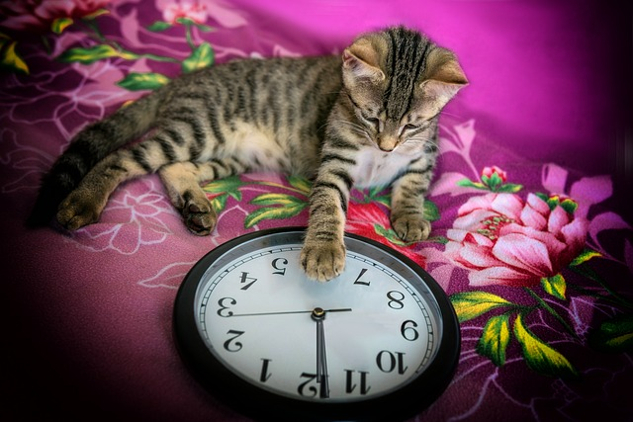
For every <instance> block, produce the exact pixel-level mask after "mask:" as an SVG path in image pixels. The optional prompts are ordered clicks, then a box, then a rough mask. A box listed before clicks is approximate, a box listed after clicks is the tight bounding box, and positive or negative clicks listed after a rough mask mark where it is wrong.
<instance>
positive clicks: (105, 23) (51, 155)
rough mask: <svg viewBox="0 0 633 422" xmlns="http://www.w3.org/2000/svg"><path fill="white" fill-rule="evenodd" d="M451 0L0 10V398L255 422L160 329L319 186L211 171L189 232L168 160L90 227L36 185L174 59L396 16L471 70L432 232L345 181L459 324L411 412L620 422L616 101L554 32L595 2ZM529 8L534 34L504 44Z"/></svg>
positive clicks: (191, 65)
mask: <svg viewBox="0 0 633 422" xmlns="http://www.w3.org/2000/svg"><path fill="white" fill-rule="evenodd" d="M269 3H270V4H269ZM360 3H363V4H360ZM448 3H450V4H448ZM448 3H436V2H429V3H428V4H424V5H421V4H420V2H410V1H405V0H402V1H395V2H380V1H372V0H365V1H364V2H354V5H351V4H348V3H346V2H341V3H332V2H326V3H319V2H308V3H306V4H303V5H299V4H298V3H297V2H285V1H280V2H264V3H262V2H257V1H254V0H239V1H233V2H229V1H227V0H208V1H194V0H136V1H131V0H130V1H127V0H123V1H107V0H92V1H81V0H65V1H50V0H22V1H17V2H2V3H0V63H1V66H2V72H3V73H1V75H2V78H1V80H0V163H1V166H0V176H1V179H0V198H2V199H1V201H2V204H3V206H2V207H0V208H1V209H0V213H1V214H0V229H1V232H0V233H1V234H2V244H1V248H2V249H1V250H0V252H1V254H0V256H2V257H3V260H4V267H5V268H6V278H5V280H4V285H5V287H6V288H5V291H4V292H3V299H4V302H3V306H2V309H3V312H5V314H3V315H2V318H1V319H2V320H3V321H5V325H6V327H5V329H4V334H5V337H6V340H7V341H6V342H4V343H3V345H2V346H0V347H1V348H2V350H3V357H4V359H3V363H4V365H3V366H6V368H5V369H6V371H5V370H4V369H3V373H5V372H6V374H7V375H6V377H5V378H6V381H7V383H8V387H9V389H8V393H7V394H3V397H4V398H5V399H7V398H9V400H7V404H6V406H3V407H5V408H3V410H5V411H6V412H7V413H8V414H9V415H16V419H15V420H29V418H32V419H33V420H48V419H51V418H53V417H57V416H61V417H65V418H66V419H69V420H70V419H72V418H73V417H78V418H81V419H86V420H87V419H89V420H101V419H103V420H113V419H115V418H117V419H123V420H152V421H161V420H165V421H171V420H188V421H203V420H213V421H224V422H230V421H246V419H245V418H244V417H242V416H240V415H238V414H236V413H234V412H233V411H231V410H230V409H227V408H225V407H224V406H223V405H222V404H221V403H219V402H217V401H216V400H215V399H214V398H213V397H210V396H209V395H207V394H206V393H205V392H204V391H203V390H202V389H201V387H200V386H199V385H198V384H197V383H196V382H195V381H194V380H193V379H192V378H191V376H190V374H189V373H188V372H187V370H186V369H185V368H184V367H183V365H182V362H181V361H180V359H179V357H178V354H177V351H176V349H175V346H174V343H173V337H172V333H171V311H172V307H173V302H174V299H175V294H176V291H177V288H178V286H179V284H180V283H181V282H182V280H183V278H184V276H185V275H186V273H187V272H188V271H189V269H190V268H191V267H192V266H193V264H195V262H197V261H198V260H199V259H200V258H201V257H202V256H204V255H205V254H206V253H207V252H208V251H210V250H211V249H213V248H214V247H215V246H217V245H219V244H221V243H223V242H225V241H227V240H229V239H232V238H234V237H236V236H238V235H241V234H244V233H247V232H251V231H257V230H261V229H265V228H271V227H285V226H305V225H306V224H307V216H308V204H307V198H308V193H309V190H310V183H309V182H308V181H307V180H304V179H301V178H298V177H294V176H290V175H279V174H263V173H253V174H246V175H242V176H239V177H230V178H227V179H222V180H217V181H213V182H211V183H209V184H207V185H205V186H204V189H205V191H206V192H207V195H208V197H209V199H210V200H211V201H212V204H213V206H214V208H215V209H216V211H217V212H218V214H219V220H218V226H217V228H216V229H215V230H214V232H213V233H212V234H211V235H210V236H207V237H198V236H194V235H192V234H190V233H189V232H188V231H187V230H186V228H185V227H184V225H183V224H182V221H181V217H180V215H179V214H178V213H177V212H176V211H175V210H174V209H173V207H172V206H171V205H170V204H169V201H168V200H167V198H166V195H165V192H164V190H163V187H162V185H161V184H160V181H159V179H158V178H157V177H156V176H149V177H145V178H142V179H138V180H134V181H132V182H129V183H126V184H124V185H123V186H121V187H120V188H119V189H117V191H116V192H115V193H114V194H113V195H112V197H111V199H110V202H109V204H108V206H107V207H106V209H105V212H104V213H103V215H102V217H101V219H100V221H99V222H98V223H96V224H93V225H90V226H88V227H85V228H83V229H80V230H78V231H76V232H74V233H65V232H62V231H60V230H59V229H58V228H56V227H54V226H51V227H49V228H43V229H26V228H25V227H24V225H23V223H24V220H25V219H26V216H27V215H28V212H29V211H30V207H31V206H32V204H33V201H34V198H35V195H36V191H37V186H38V181H39V178H40V176H41V174H42V173H43V172H44V171H47V170H48V169H49V168H50V166H51V164H52V163H53V161H54V160H55V159H56V157H57V156H59V154H60V153H61V152H62V151H63V150H64V148H65V146H66V145H67V143H68V141H69V140H70V138H71V137H72V135H73V134H75V133H76V132H77V131H79V130H80V129H81V128H82V127H84V126H85V125H86V124H88V123H89V122H92V121H94V120H96V119H99V118H101V117H103V116H105V115H106V114H108V113H110V112H112V111H113V110H116V109H117V108H119V107H121V106H122V105H124V104H125V103H126V102H128V101H133V100H135V99H136V98H138V97H139V96H140V95H143V94H145V93H147V92H149V91H151V90H153V89H156V88H157V87H159V86H162V85H163V84H165V83H167V82H168V81H169V80H170V79H171V78H173V77H176V76H177V75H178V74H181V73H187V72H192V71H195V70H196V69H199V68H202V67H206V66H214V65H218V64H220V63H222V62H226V61H228V60H231V59H236V58H246V57H254V58H261V57H272V56H302V55H314V54H330V53H339V52H340V51H341V50H342V48H343V47H344V46H345V45H346V44H347V43H349V41H350V40H351V39H353V37H354V35H356V34H357V33H359V32H362V31H366V30H369V29H373V28H376V27H381V26H386V25H390V24H395V23H404V24H407V25H410V26H413V27H417V28H420V29H422V30H425V31H426V32H427V33H429V35H430V36H431V37H432V38H434V39H436V40H438V42H440V43H441V44H445V45H447V46H448V47H450V48H453V49H454V50H455V51H457V54H458V56H459V57H460V59H461V60H462V63H463V65H464V68H465V70H466V73H467V74H468V75H469V79H470V80H471V84H470V86H469V87H467V88H466V89H465V90H464V92H463V94H462V93H460V95H459V96H458V98H457V99H456V100H455V101H454V102H453V103H452V104H451V105H450V106H449V107H448V109H447V111H446V113H445V115H443V116H442V119H441V126H440V150H441V155H440V164H439V168H438V171H437V175H436V178H435V182H434V187H433V190H432V191H431V194H430V196H429V200H428V201H427V203H426V206H425V209H424V212H425V214H426V216H427V217H428V218H429V219H430V220H431V221H433V232H432V234H431V238H430V239H428V241H425V242H421V243H417V244H405V243H403V242H402V241H400V240H399V239H398V238H397V236H396V235H395V233H394V232H393V230H392V229H391V226H390V223H389V218H388V212H389V195H390V192H389V190H382V189H372V190H354V191H353V192H352V198H351V201H350V206H349V211H348V222H347V226H346V229H347V230H348V231H349V232H351V233H356V234H360V235H363V236H365V237H368V238H370V239H374V240H376V241H378V242H381V243H384V244H386V245H388V246H390V247H392V248H394V249H395V250H398V251H400V252H402V253H404V254H405V255H406V256H408V257H410V258H412V259H413V260H414V261H416V262H417V263H418V264H420V265H421V266H422V267H424V268H425V269H426V270H427V271H428V272H429V273H430V274H431V275H432V276H433V277H434V278H435V279H436V280H437V281H438V282H439V283H440V285H441V286H442V287H443V288H444V290H445V291H446V292H447V293H448V294H449V296H450V298H451V301H452V303H453V305H454V307H455V309H456V312H457V315H458V318H459V320H460V324H461V334H462V350H461V358H460V363H459V366H458V369H457V373H456V374H455V377H454V379H453V381H452V383H451V384H450V386H449V387H448V389H447V390H446V392H445V393H444V394H443V395H442V396H441V397H440V399H439V400H438V401H437V402H436V403H434V404H433V405H432V406H431V407H430V408H429V409H427V410H425V411H424V412H422V413H420V415H418V416H417V417H416V418H415V419H416V420H426V421H446V420H472V421H478V420H486V421H490V420H507V419H508V418H510V417H511V418H513V419H517V420H543V421H547V420H593V419H596V418H603V419H608V420H630V419H631V418H632V417H633V403H632V402H631V400H630V398H629V397H628V394H629V393H628V391H629V390H630V388H629V386H630V384H631V382H632V381H633V276H632V272H633V247H632V240H633V238H632V236H631V234H632V227H631V219H630V216H628V215H626V211H627V210H626V209H625V208H622V207H620V206H619V202H618V198H619V197H620V196H622V195H625V194H626V193H625V192H622V191H618V190H616V187H617V186H622V183H621V180H620V178H621V177H622V175H621V174H620V173H617V172H616V173H610V172H609V171H608V170H609V169H608V168H606V167H604V165H603V164H601V163H603V162H604V160H600V159H599V158H601V154H602V155H603V156H602V158H605V157H604V154H606V152H605V151H604V150H603V149H602V148H600V147H599V146H598V145H597V143H598V141H596V138H595V136H597V134H598V133H599V132H598V126H595V127H594V126H592V124H593V123H591V122H588V121H585V120H583V119H588V117H589V116H591V118H594V117H595V116H596V114H595V113H594V110H593V109H590V108H589V107H592V106H595V107H596V108H598V107H603V106H604V104H605V103H607V100H609V98H607V97H600V95H601V94H600V93H599V92H602V91H600V90H596V89H595V88H593V87H592V88H589V87H585V86H584V85H583V83H584V82H586V81H587V80H590V79H591V78H592V77H593V76H592V75H593V73H591V70H587V68H586V67H582V68H579V69H577V68H576V67H575V66H576V64H577V63H579V62H583V60H588V59H587V58H586V56H585V55H586V54H589V53H588V52H587V51H591V48H588V47H587V48H585V46H580V45H578V46H577V45H575V44H565V45H562V44H561V45H556V44H555V43H552V42H550V41H551V39H553V38H555V39H557V40H563V41H564V40H566V39H567V38H566V35H565V34H566V32H565V31H572V33H573V34H574V35H575V36H579V35H578V34H580V33H581V32H582V30H583V29H582V28H580V27H581V26H582V24H583V22H585V19H590V17H591V16H593V15H592V14H593V13H594V10H593V9H590V8H589V7H588V6H579V9H578V10H575V12H576V14H574V15H573V16H576V18H574V19H576V20H574V19H571V18H565V19H563V18H561V17H562V16H566V17H567V16H569V15H568V13H569V11H570V6H565V5H562V4H561V5H558V6H551V5H550V6H548V7H545V6H542V7H536V6H528V5H526V4H523V3H520V2H518V3H512V4H506V3H504V4H498V5H497V2H448ZM359 8H360V9H359ZM359 10H362V13H361V14H360V15H358V13H359ZM518 17H520V19H519V18H518ZM499 18H504V19H507V20H508V21H512V20H513V19H516V22H515V23H516V25H514V26H512V27H509V26H507V25H503V24H502V23H499V22H504V20H503V19H502V20H499ZM535 22H538V23H539V25H540V26H539V28H540V29H541V32H539V34H534V35H533V37H534V39H530V41H529V43H527V42H526V44H525V45H522V46H517V45H515V43H517V42H518V43H520V42H521V40H524V38H525V37H528V35H527V34H529V33H531V32H530V31H532V30H533V26H530V25H533V24H534V23H535ZM600 22H602V21H600V20H598V24H599V23H600ZM598 24H597V25H598ZM606 27H607V28H608V25H606ZM574 31H576V32H574ZM542 33H544V34H546V35H547V36H545V35H543V34H542ZM473 34H477V37H478V42H477V43H475V42H474V41H473ZM539 37H543V38H539ZM504 39H505V40H510V41H514V43H513V42H508V43H505V42H503V41H500V40H504ZM563 41H560V42H561V43H562V42H563ZM534 42H536V43H537V45H536V46H535V47H534V50H531V49H530V48H532V47H530V46H531V45H532V43H534ZM519 47H521V48H520V50H521V52H520V54H518V50H519ZM490 51H493V52H494V53H495V54H496V59H497V60H504V63H506V64H507V66H512V63H513V62H512V60H523V62H521V66H520V67H517V68H516V69H523V68H524V67H523V66H524V65H525V67H526V68H527V67H528V65H529V64H532V65H534V64H535V63H537V62H538V61H539V60H545V59H543V58H542V57H545V56H548V55H549V56H551V55H558V56H557V57H559V61H557V62H556V63H550V62H548V66H550V67H549V68H548V71H549V72H550V73H549V74H545V73H539V72H541V70H539V69H534V68H532V70H530V72H534V75H533V76H534V77H535V78H536V79H537V80H540V81H543V82H542V85H540V84H535V85H533V86H529V87H526V86H525V83H524V81H519V82H516V80H515V79H516V74H515V73H514V72H516V71H517V70H516V69H511V70H507V69H505V68H504V67H503V66H501V67H500V68H499V66H498V65H497V64H494V63H491V62H490V61H488V62H484V57H487V58H490V53H489V52H490ZM562 52H564V53H562ZM549 56H548V57H549ZM517 57H518V58H517ZM583 63H584V62H583ZM565 66H570V68H571V67H573V68H574V69H575V72H574V73H573V74H572V73H570V72H567V70H568V68H567V67H565ZM493 68H494V69H495V72H497V74H495V75H490V72H491V69H493ZM570 75H571V76H570ZM539 78H540V79H539ZM568 78H576V79H575V82H577V84H576V85H574V87H573V88H570V87H569V86H568V85H566V83H565V82H564V81H567V80H568ZM547 83H551V84H554V85H556V86H557V87H558V88H559V89H560V90H562V91H564V92H565V93H566V96H564V98H562V97H563V96H554V94H553V93H552V92H553V90H552V89H550V87H549V86H548V85H547ZM499 85H503V86H504V87H505V90H508V91H511V92H513V93H514V94H515V97H514V98H521V101H522V104H523V108H522V109H520V110H519V109H517V108H516V107H515V104H514V102H513V101H510V100H508V97H507V96H506V94H505V93H504V92H505V91H503V90H499V89H498V86H499ZM596 92H598V93H596ZM583 98H591V99H592V101H590V103H592V104H594V103H595V104H594V105H592V104H587V103H585V102H583V103H580V102H579V100H580V99H583ZM504 99H505V100H506V102H505V103H504V102H503V101H504ZM556 101H559V102H558V103H557V102H556ZM500 103H501V104H500ZM569 107H571V108H574V107H575V112H576V113H577V114H575V115H571V114H568V113H569V111H568V110H569ZM578 116H581V117H582V118H580V119H579V117H578ZM536 122H538V123H539V125H535V124H534V123H536ZM579 126H580V127H579ZM570 139H573V142H574V143H572V141H571V140H570ZM587 151H588V153H587ZM606 160H607V161H608V157H607V158H606ZM605 170H606V171H605ZM26 403H29V405H25V404H26Z"/></svg>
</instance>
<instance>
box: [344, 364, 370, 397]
mask: <svg viewBox="0 0 633 422" xmlns="http://www.w3.org/2000/svg"><path fill="white" fill-rule="evenodd" d="M354 374H356V371H355V370H353V369H346V370H345V393H347V394H352V393H353V392H354V390H356V387H357V386H358V385H357V384H356V383H355V382H354ZM358 374H359V376H360V390H358V391H359V393H360V394H361V395H363V396H364V395H365V394H367V393H368V392H369V390H370V389H371V387H369V386H368V385H367V375H369V372H367V371H358Z"/></svg>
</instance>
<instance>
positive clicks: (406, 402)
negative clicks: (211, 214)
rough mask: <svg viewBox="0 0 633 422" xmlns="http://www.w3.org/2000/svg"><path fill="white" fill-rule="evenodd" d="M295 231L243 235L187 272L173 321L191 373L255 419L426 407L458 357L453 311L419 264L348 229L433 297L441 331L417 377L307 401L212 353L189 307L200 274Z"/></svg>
mask: <svg viewBox="0 0 633 422" xmlns="http://www.w3.org/2000/svg"><path fill="white" fill-rule="evenodd" d="M296 232H299V233H301V234H303V232H304V229H303V228H296V227H290V228H276V229H268V230H261V231H258V232H252V233H248V234H245V235H242V236H240V237H237V238H235V239H232V240H230V241H228V242H226V243H223V244H222V245H220V246H218V247H217V248H215V249H213V250H212V251H211V252H209V253H207V254H206V255H205V256H204V257H203V258H202V259H200V261H198V262H197V263H196V264H195V265H194V267H193V268H192V269H191V270H190V271H189V273H188V274H187V276H186V277H185V279H184V281H183V282H182V284H181V286H180V288H179V290H178V294H177V296H176V301H175V304H174V314H173V324H174V337H175V340H176V346H177V348H178V351H179V353H180V355H181V357H182V359H183V361H184V362H185V364H186V366H187V367H188V368H189V370H190V372H191V373H192V374H193V376H194V377H195V378H196V379H197V380H198V382H199V383H200V384H201V385H202V386H204V387H205V388H206V389H207V390H208V391H209V392H211V393H212V394H213V395H214V396H215V397H218V398H219V399H220V400H221V401H222V402H224V403H226V404H227V405H229V407H231V408H233V409H235V410H236V411H238V412H240V413H242V414H244V415H247V416H249V417H251V418H253V419H255V420H259V421H269V420H270V421H276V422H281V421H288V422H297V421H302V422H333V421H357V422H379V421H390V422H394V421H397V420H404V419H407V418H409V417H412V416H414V415H415V414H416V413H418V412H421V411H422V410H424V409H426V408H427V407H428V406H430V405H431V404H432V403H433V402H434V401H435V400H436V399H437V398H438V397H439V396H440V395H441V394H442V393H443V392H444V390H445V389H446V387H448V385H449V383H450V381H451V379H452V377H453V374H454V373H455V370H456V368H457V363H458V361H459V354H460V346H461V337H460V331H459V323H458V320H457V316H456V314H455V310H454V309H453V306H452V305H451V303H450V300H449V299H448V296H447V295H446V293H445V292H444V290H443V289H442V288H441V287H440V286H439V284H438V283H437V282H436V281H435V280H434V279H433V278H432V277H431V276H430V275H429V274H428V273H427V272H426V271H424V270H423V269H422V268H421V267H420V266H419V265H418V264H416V263H415V262H413V261H412V260H411V259H409V258H408V257H406V256H404V255H403V254H401V253H400V252H398V251H396V250H394V249H391V248H389V247H387V246H385V245H383V244H380V243H378V242H376V241H374V240H372V239H367V238H365V237H362V236H358V235H355V234H351V233H346V234H345V237H346V238H353V239H357V240H360V241H363V242H365V243H368V244H370V245H373V246H374V247H376V248H379V249H381V250H383V251H384V252H386V253H388V254H390V255H392V256H394V257H396V258H397V259H399V260H400V261H402V262H403V263H404V264H405V265H406V266H408V267H410V268H411V269H412V270H413V271H414V272H415V273H416V274H417V275H419V276H420V278H421V279H422V280H424V282H425V284H426V285H427V287H428V289H429V290H430V291H431V293H432V294H433V296H434V299H435V301H436V302H437V305H438V307H439V309H440V313H441V316H442V327H443V328H442V330H443V335H442V338H441V340H440V345H439V349H438V352H437V354H436V357H435V358H434V360H433V361H432V362H431V363H430V364H429V366H428V367H427V368H426V369H425V370H424V371H423V372H422V373H421V374H420V375H418V376H417V378H415V379H414V380H413V381H411V382H410V383H408V384H406V385H404V386H403V387H402V388H399V389H397V390H396V391H393V392H391V393H387V394H386V395H383V396H379V397H371V398H368V399H365V400H358V401H354V402H349V403H340V402H335V403H330V402H310V401H304V400H298V399H293V398H290V397H285V396H281V395H277V394H275V393H272V392H270V391H267V390H264V389H261V388H258V387H257V386H255V385H254V384H251V383H250V382H248V381H246V380H244V379H242V378H241V377H239V376H238V375H236V374H234V373H233V372H232V371H231V370H229V369H228V368H227V367H225V366H224V365H223V364H222V363H221V362H220V361H219V360H218V359H216V358H215V356H214V355H213V354H212V353H211V351H210V350H209V348H208V347H207V345H206V344H205V342H204V340H203V339H202V337H201V335H200V333H199V331H198V329H197V325H196V314H195V312H194V300H195V296H196V291H197V288H198V285H199V283H200V281H201V279H202V276H203V275H204V273H205V272H206V271H207V269H208V268H209V267H210V266H211V265H212V264H213V263H214V262H215V261H216V260H217V259H219V258H220V257H221V256H222V255H224V254H225V253H226V252H228V251H229V250H231V249H233V248H235V247H236V246H239V245H240V244H242V243H244V242H247V241H250V240H253V239H255V238H258V237H263V236H268V235H273V234H283V233H286V234H290V233H296ZM414 286H415V285H414ZM416 290H417V287H416Z"/></svg>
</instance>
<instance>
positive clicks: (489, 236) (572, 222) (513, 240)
mask: <svg viewBox="0 0 633 422" xmlns="http://www.w3.org/2000/svg"><path fill="white" fill-rule="evenodd" d="M587 224H588V223H587V221H586V220H585V219H584V218H574V217H573V215H572V214H570V213H568V212H567V211H565V209H564V208H563V207H561V206H555V207H554V208H553V209H550V207H549V206H548V204H547V203H546V202H545V201H543V200H542V199H540V198H539V197H538V196H536V195H534V194H529V195H528V197H527V200H526V201H525V202H524V201H523V200H522V199H521V198H520V197H519V196H517V195H515V194H510V193H490V194H487V195H484V196H476V197H473V198H471V199H469V200H468V202H466V203H465V204H464V205H462V207H461V208H460V209H459V211H458V218H457V219H456V220H455V222H454V223H453V228H452V229H449V230H448V231H447V237H448V239H449V242H448V243H447V245H446V255H447V256H448V257H449V258H450V259H451V260H452V261H454V262H455V263H457V264H458V265H460V266H462V267H464V268H466V269H468V270H470V273H469V280H470V284H471V285H472V286H487V285H506V286H512V287H527V286H535V285H538V284H539V283H540V281H541V278H543V277H552V276H554V275H556V274H558V273H559V272H560V271H561V270H562V269H563V268H565V267H567V266H568V265H569V263H570V262H571V261H572V260H573V259H574V258H575V257H576V256H578V254H579V253H580V252H581V251H582V249H583V247H584V245H585V239H586V236H587Z"/></svg>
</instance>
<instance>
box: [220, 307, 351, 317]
mask: <svg viewBox="0 0 633 422" xmlns="http://www.w3.org/2000/svg"><path fill="white" fill-rule="evenodd" d="M316 309H321V308H316ZM351 310H352V308H335V309H321V311H322V312H324V313H325V312H350V311H351ZM313 312H314V309H311V310H309V311H275V312H251V313H246V314H233V315H231V317H238V316H260V315H286V314H310V313H313Z"/></svg>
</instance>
